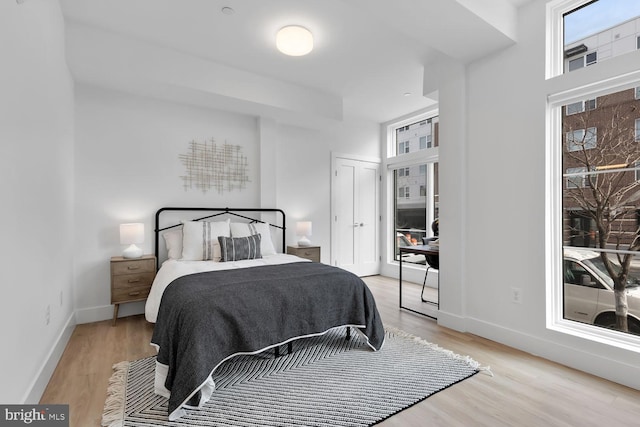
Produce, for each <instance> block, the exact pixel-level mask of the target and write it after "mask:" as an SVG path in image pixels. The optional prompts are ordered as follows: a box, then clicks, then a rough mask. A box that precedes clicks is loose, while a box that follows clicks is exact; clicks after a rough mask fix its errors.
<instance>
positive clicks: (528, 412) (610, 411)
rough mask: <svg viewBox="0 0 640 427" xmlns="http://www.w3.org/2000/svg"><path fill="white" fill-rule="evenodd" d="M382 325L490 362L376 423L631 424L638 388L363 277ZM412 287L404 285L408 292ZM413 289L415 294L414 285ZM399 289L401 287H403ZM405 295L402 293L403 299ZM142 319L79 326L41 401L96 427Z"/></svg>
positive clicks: (133, 355) (139, 344)
mask: <svg viewBox="0 0 640 427" xmlns="http://www.w3.org/2000/svg"><path fill="white" fill-rule="evenodd" d="M365 281H366V282H367V284H368V285H369V287H370V289H371V291H372V292H373V294H374V296H375V297H376V302H377V304H378V309H379V311H380V315H381V316H382V319H383V321H384V323H385V324H386V325H390V326H394V327H396V328H399V329H402V330H404V331H406V332H409V333H412V334H414V335H417V336H420V337H422V338H424V339H426V340H428V341H431V342H434V343H436V344H438V345H440V346H441V347H444V348H447V349H449V350H452V351H454V352H456V353H459V354H463V355H469V356H471V357H472V358H474V359H475V360H477V361H478V362H480V363H481V364H482V365H487V366H490V367H491V371H492V372H493V374H494V376H493V377H491V376H488V375H486V374H483V373H480V374H477V375H475V376H473V377H472V378H469V379H467V380H465V381H463V382H461V383H458V384H456V385H454V386H452V387H449V388H448V389H446V390H443V391H441V392H440V393H437V394H435V395H434V396H431V397H430V398H428V399H426V400H425V401H423V402H421V403H419V404H417V405H415V406H413V407H411V408H409V409H406V410H405V411H402V412H401V413H399V414H397V415H395V416H393V417H391V418H389V419H388V420H386V421H384V422H382V423H380V424H379V425H380V426H383V427H393V426H402V427H407V426H426V425H428V426H446V427H451V426H464V427H468V426H491V427H499V426H509V427H512V426H518V427H521V426H523V427H524V426H532V427H534V426H535V427H539V426H571V427H574V426H581V427H585V426H604V425H617V426H635V425H640V391H638V390H634V389H631V388H628V387H624V386H621V385H619V384H615V383H612V382H610V381H606V380H603V379H601V378H597V377H594V376H592V375H589V374H585V373H583V372H579V371H576V370H573V369H569V368H566V367H563V366H561V365H558V364H556V363H552V362H549V361H547V360H544V359H541V358H539V357H536V356H532V355H530V354H527V353H523V352H521V351H518V350H515V349H512V348H509V347H506V346H503V345H500V344H497V343H495V342H493V341H489V340H486V339H483V338H480V337H478V336H475V335H471V334H463V333H459V332H456V331H453V330H451V329H447V328H443V327H440V326H438V325H437V324H436V323H435V322H434V321H433V320H430V319H428V318H425V317H423V316H419V315H416V314H413V313H410V312H406V311H401V310H399V309H398V286H397V281H396V280H394V279H389V278H385V277H381V276H373V277H368V278H365ZM411 291H412V290H411V289H409V290H407V295H408V294H409V293H410V292H411ZM414 292H419V287H418V288H417V290H414ZM403 294H404V291H403ZM403 298H404V296H403ZM152 330H153V327H152V325H151V324H149V323H147V322H146V321H145V320H144V316H132V317H127V318H121V319H118V323H117V325H116V326H115V327H112V326H111V321H110V320H105V321H103V322H97V323H91V324H85V325H78V326H77V327H76V329H75V331H74V333H73V336H72V337H71V340H70V342H69V344H68V346H67V349H66V350H65V352H64V354H63V356H62V359H61V360H60V363H59V364H58V367H57V368H56V370H55V372H54V374H53V377H52V378H51V381H50V382H49V385H48V387H47V389H46V390H45V393H44V395H43V396H42V399H41V403H43V404H54V403H66V404H69V405H70V418H71V423H70V425H71V426H77V427H88V426H99V425H100V418H101V414H102V408H103V404H104V400H105V398H106V390H107V385H108V380H109V377H110V376H111V366H112V365H113V364H114V363H117V362H120V361H123V360H134V359H138V358H142V357H146V356H149V355H152V354H154V352H155V351H154V350H153V348H152V347H151V346H150V345H149V340H150V338H151V333H152Z"/></svg>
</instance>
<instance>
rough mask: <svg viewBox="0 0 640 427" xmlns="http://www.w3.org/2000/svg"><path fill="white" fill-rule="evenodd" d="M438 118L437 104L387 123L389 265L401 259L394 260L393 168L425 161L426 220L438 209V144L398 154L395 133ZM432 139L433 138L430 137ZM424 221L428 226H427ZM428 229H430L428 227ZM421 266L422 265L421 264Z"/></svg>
mask: <svg viewBox="0 0 640 427" xmlns="http://www.w3.org/2000/svg"><path fill="white" fill-rule="evenodd" d="M436 117H439V109H438V106H437V105H435V106H433V107H432V108H430V109H427V110H423V111H422V112H421V113H418V114H414V115H409V116H406V117H405V118H403V119H400V120H397V121H393V122H389V123H387V124H386V133H387V144H386V145H387V156H386V159H385V160H386V168H387V178H386V179H387V183H388V186H387V188H388V191H387V224H386V226H387V230H389V232H388V233H387V234H388V235H389V236H390V237H389V238H388V243H387V248H386V255H385V258H386V260H387V263H388V264H392V265H397V264H398V261H396V260H395V239H394V238H393V237H394V234H395V212H394V209H395V202H394V197H395V192H396V191H397V190H398V189H397V188H395V183H394V176H393V175H394V171H395V170H397V169H400V168H403V167H404V168H407V167H410V166H418V165H422V164H425V165H427V166H426V175H427V178H426V182H427V185H426V187H427V188H426V194H427V195H426V198H427V204H426V211H427V212H426V221H427V224H431V222H433V220H434V219H435V218H434V214H433V212H434V211H435V206H436V204H437V197H436V195H435V189H434V179H433V178H434V174H435V170H436V167H435V164H436V163H438V161H439V147H434V146H433V143H432V144H431V146H429V144H428V145H427V148H426V149H423V150H416V151H414V152H409V153H397V152H396V147H397V144H398V142H397V140H396V135H397V134H398V133H397V130H398V129H401V128H408V126H410V125H412V124H414V123H424V124H426V122H427V121H429V120H431V119H434V118H436ZM431 140H432V141H433V137H431ZM427 224H425V225H427ZM426 229H427V232H429V231H430V228H429V227H428V226H427V227H426ZM421 268H422V267H421Z"/></svg>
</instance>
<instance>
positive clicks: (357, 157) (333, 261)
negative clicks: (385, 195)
mask: <svg viewBox="0 0 640 427" xmlns="http://www.w3.org/2000/svg"><path fill="white" fill-rule="evenodd" d="M338 159H344V160H353V161H358V162H369V163H377V164H378V166H379V168H380V174H382V169H381V168H382V159H380V158H379V157H371V156H361V155H357V154H346V153H339V152H334V151H332V152H331V170H330V171H329V173H330V175H331V187H330V188H331V208H330V210H331V217H330V221H329V222H330V227H331V228H330V229H331V252H330V254H329V255H330V258H329V260H330V263H331V265H333V266H337V259H336V254H337V253H338V248H337V246H336V245H337V244H338V243H337V242H338V236H337V232H338V230H337V227H336V226H335V216H336V206H337V200H336V194H337V191H336V188H335V185H336V179H335V177H336V175H335V171H336V169H337V166H338V165H337V161H338ZM380 176H382V175H380ZM381 188H382V181H380V185H379V186H378V195H377V196H378V219H380V215H381V212H382V211H381V209H382V206H381V203H382V197H381V194H380V193H381V192H382V191H381ZM380 224H381V221H380V220H378V221H376V235H377V236H380ZM380 242H381V239H380V237H378V242H377V245H378V248H377V250H378V255H380V254H381V253H382V252H381V248H380ZM380 268H381V261H380V258H379V259H378V272H379V271H380Z"/></svg>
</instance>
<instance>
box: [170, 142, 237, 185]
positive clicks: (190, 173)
mask: <svg viewBox="0 0 640 427" xmlns="http://www.w3.org/2000/svg"><path fill="white" fill-rule="evenodd" d="M178 158H179V159H180V161H181V162H182V164H183V165H184V167H185V169H186V172H185V175H183V176H181V177H180V178H181V179H182V181H183V184H184V189H185V191H186V190H193V189H195V190H200V191H202V192H203V193H206V192H207V191H209V190H215V191H217V192H218V193H223V192H224V191H229V192H230V191H234V190H243V189H245V188H246V186H247V182H249V165H248V162H247V156H245V155H244V154H243V153H242V147H241V146H240V145H232V144H227V143H226V142H225V143H224V144H216V141H215V140H214V139H213V138H211V139H209V140H205V141H203V142H199V141H195V140H194V141H191V142H190V143H189V148H188V150H187V153H186V154H180V155H179V156H178Z"/></svg>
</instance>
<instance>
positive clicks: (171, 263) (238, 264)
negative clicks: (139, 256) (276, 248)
mask: <svg viewBox="0 0 640 427" xmlns="http://www.w3.org/2000/svg"><path fill="white" fill-rule="evenodd" d="M304 261H307V262H310V261H309V260H307V259H304V258H300V257H297V256H295V255H288V254H275V255H268V256H265V257H264V258H260V259H250V260H249V259H248V260H242V261H227V262H214V261H181V260H173V259H169V260H166V261H165V262H163V263H162V266H161V267H160V270H159V271H158V274H156V278H155V279H154V280H153V285H152V286H151V292H150V293H149V297H148V298H147V303H146V305H145V317H146V319H147V321H148V322H151V323H156V319H157V318H158V309H159V308H160V301H161V300H162V294H163V293H164V290H165V288H166V287H167V286H169V284H170V283H171V282H173V281H174V280H175V279H177V278H178V277H182V276H186V275H187V274H193V273H201V272H204V271H216V270H230V269H233V268H249V267H258V266H261V265H276V264H289V263H292V262H304Z"/></svg>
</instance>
